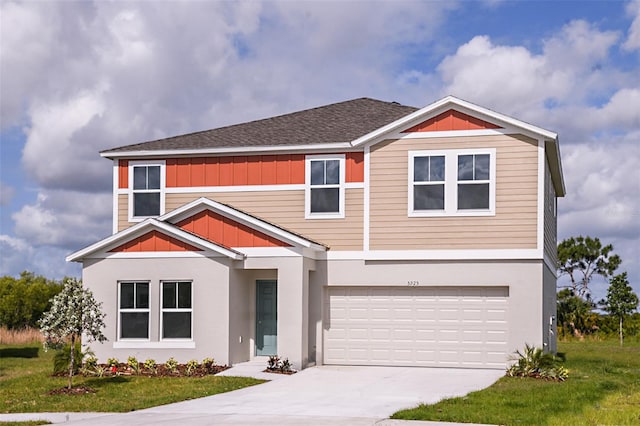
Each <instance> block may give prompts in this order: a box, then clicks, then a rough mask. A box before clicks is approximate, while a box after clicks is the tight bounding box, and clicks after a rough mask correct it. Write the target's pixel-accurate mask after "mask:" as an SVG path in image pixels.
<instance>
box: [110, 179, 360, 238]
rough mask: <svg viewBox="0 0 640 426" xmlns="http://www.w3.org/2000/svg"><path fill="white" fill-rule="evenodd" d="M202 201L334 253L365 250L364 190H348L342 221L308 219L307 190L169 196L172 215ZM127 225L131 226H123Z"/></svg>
mask: <svg viewBox="0 0 640 426" xmlns="http://www.w3.org/2000/svg"><path fill="white" fill-rule="evenodd" d="M200 197H208V198H211V199H212V200H216V201H219V202H221V203H225V204H229V205H231V206H234V207H236V208H238V209H240V210H243V211H245V212H247V213H249V214H252V215H255V216H257V217H260V218H261V219H264V220H266V221H268V222H271V223H274V224H276V225H278V226H281V227H283V228H285V229H288V230H291V231H293V232H296V233H299V234H301V235H303V236H305V237H307V238H310V239H312V240H314V241H318V242H320V243H323V244H326V245H328V246H329V247H330V249H331V250H333V251H335V250H362V241H363V229H364V228H363V212H364V189H362V188H349V189H346V190H345V217H344V218H342V219H305V218H304V190H302V189H301V190H289V191H246V192H245V191H242V192H198V193H183V194H166V198H165V207H166V211H167V212H170V211H172V210H174V209H176V208H178V207H180V206H182V205H184V204H186V203H189V202H191V201H193V200H196V199H198V198H200ZM120 225H121V226H122V225H125V227H126V226H127V225H128V224H126V223H125V224H122V223H121V224H120Z"/></svg>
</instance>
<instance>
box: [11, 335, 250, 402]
mask: <svg viewBox="0 0 640 426" xmlns="http://www.w3.org/2000/svg"><path fill="white" fill-rule="evenodd" d="M36 349H38V345H23V346H8V345H0V358H1V360H0V388H1V389H2V397H1V398H0V413H21V412H28V413H35V412H64V411H69V412H82V411H98V412H126V411H133V410H140V409H142V408H148V407H153V406H156V405H162V404H169V403H172V402H178V401H184V400H187V399H193V398H200V397H203V396H209V395H214V394H217V393H222V392H229V391H232V390H236V389H240V388H243V387H246V386H252V385H255V384H258V383H262V382H263V380H258V379H252V378H246V377H218V376H207V377H202V378H191V377H142V376H116V377H103V378H95V377H93V378H92V377H81V376H76V377H74V380H73V385H74V386H80V385H83V386H89V387H91V388H93V389H95V390H96V391H97V392H96V393H94V394H87V395H49V394H48V392H49V391H51V390H53V389H59V388H61V387H65V386H66V384H67V378H66V377H52V376H51V372H52V368H53V367H52V366H53V361H52V360H53V355H54V352H53V351H49V352H43V351H42V350H36Z"/></svg>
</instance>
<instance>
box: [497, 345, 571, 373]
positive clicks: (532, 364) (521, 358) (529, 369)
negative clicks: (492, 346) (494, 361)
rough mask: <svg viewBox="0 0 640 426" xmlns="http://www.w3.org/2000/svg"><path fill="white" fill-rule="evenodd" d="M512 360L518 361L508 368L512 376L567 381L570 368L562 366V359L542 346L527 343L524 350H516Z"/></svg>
mask: <svg viewBox="0 0 640 426" xmlns="http://www.w3.org/2000/svg"><path fill="white" fill-rule="evenodd" d="M511 360H514V361H516V362H515V363H514V364H513V365H511V367H509V368H508V369H507V376H510V377H534V378H541V379H548V380H559V381H565V380H566V379H567V377H569V370H567V369H566V368H564V367H563V366H562V364H561V363H562V359H561V358H560V357H557V356H555V355H554V354H552V353H549V352H544V351H543V350H542V349H541V348H536V347H533V346H529V345H525V347H524V351H523V352H520V351H519V350H518V351H516V352H515V356H512V357H511Z"/></svg>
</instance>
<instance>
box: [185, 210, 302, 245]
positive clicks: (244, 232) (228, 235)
mask: <svg viewBox="0 0 640 426" xmlns="http://www.w3.org/2000/svg"><path fill="white" fill-rule="evenodd" d="M176 225H177V226H178V227H179V228H182V229H184V230H185V231H189V232H191V233H193V234H196V235H198V236H200V237H202V238H205V239H207V240H209V241H213V242H214V243H218V244H221V245H223V246H227V247H290V245H289V244H287V243H284V242H282V241H280V240H277V239H275V238H273V237H270V236H268V235H265V234H263V233H262V232H259V231H256V230H255V229H251V228H249V227H248V226H245V225H243V224H241V223H238V222H236V221H234V220H231V219H229V218H226V217H224V216H221V215H219V214H217V213H215V212H212V211H211V210H204V211H202V212H200V213H197V214H195V215H193V216H191V217H189V218H187V219H184V220H182V221H180V222H178V223H177V224H176Z"/></svg>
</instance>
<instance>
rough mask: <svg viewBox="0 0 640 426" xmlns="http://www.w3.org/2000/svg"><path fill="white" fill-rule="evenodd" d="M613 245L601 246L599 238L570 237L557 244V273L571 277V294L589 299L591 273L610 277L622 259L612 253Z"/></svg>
mask: <svg viewBox="0 0 640 426" xmlns="http://www.w3.org/2000/svg"><path fill="white" fill-rule="evenodd" d="M612 252H613V246H612V245H611V244H608V245H606V246H604V247H603V246H602V243H601V242H600V239H599V238H591V237H582V236H579V237H577V238H574V237H571V238H568V239H566V240H564V241H562V242H561V243H560V244H559V245H558V273H559V275H568V276H569V278H570V279H571V289H572V290H573V294H574V295H576V296H579V297H581V298H583V299H589V298H590V297H591V292H590V290H589V283H590V282H591V278H592V277H593V274H596V275H601V276H603V277H605V278H607V279H608V278H610V277H611V276H612V275H613V273H614V272H615V270H616V269H617V268H618V266H620V263H621V262H622V260H621V259H620V256H618V255H617V254H613V253H612Z"/></svg>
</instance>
